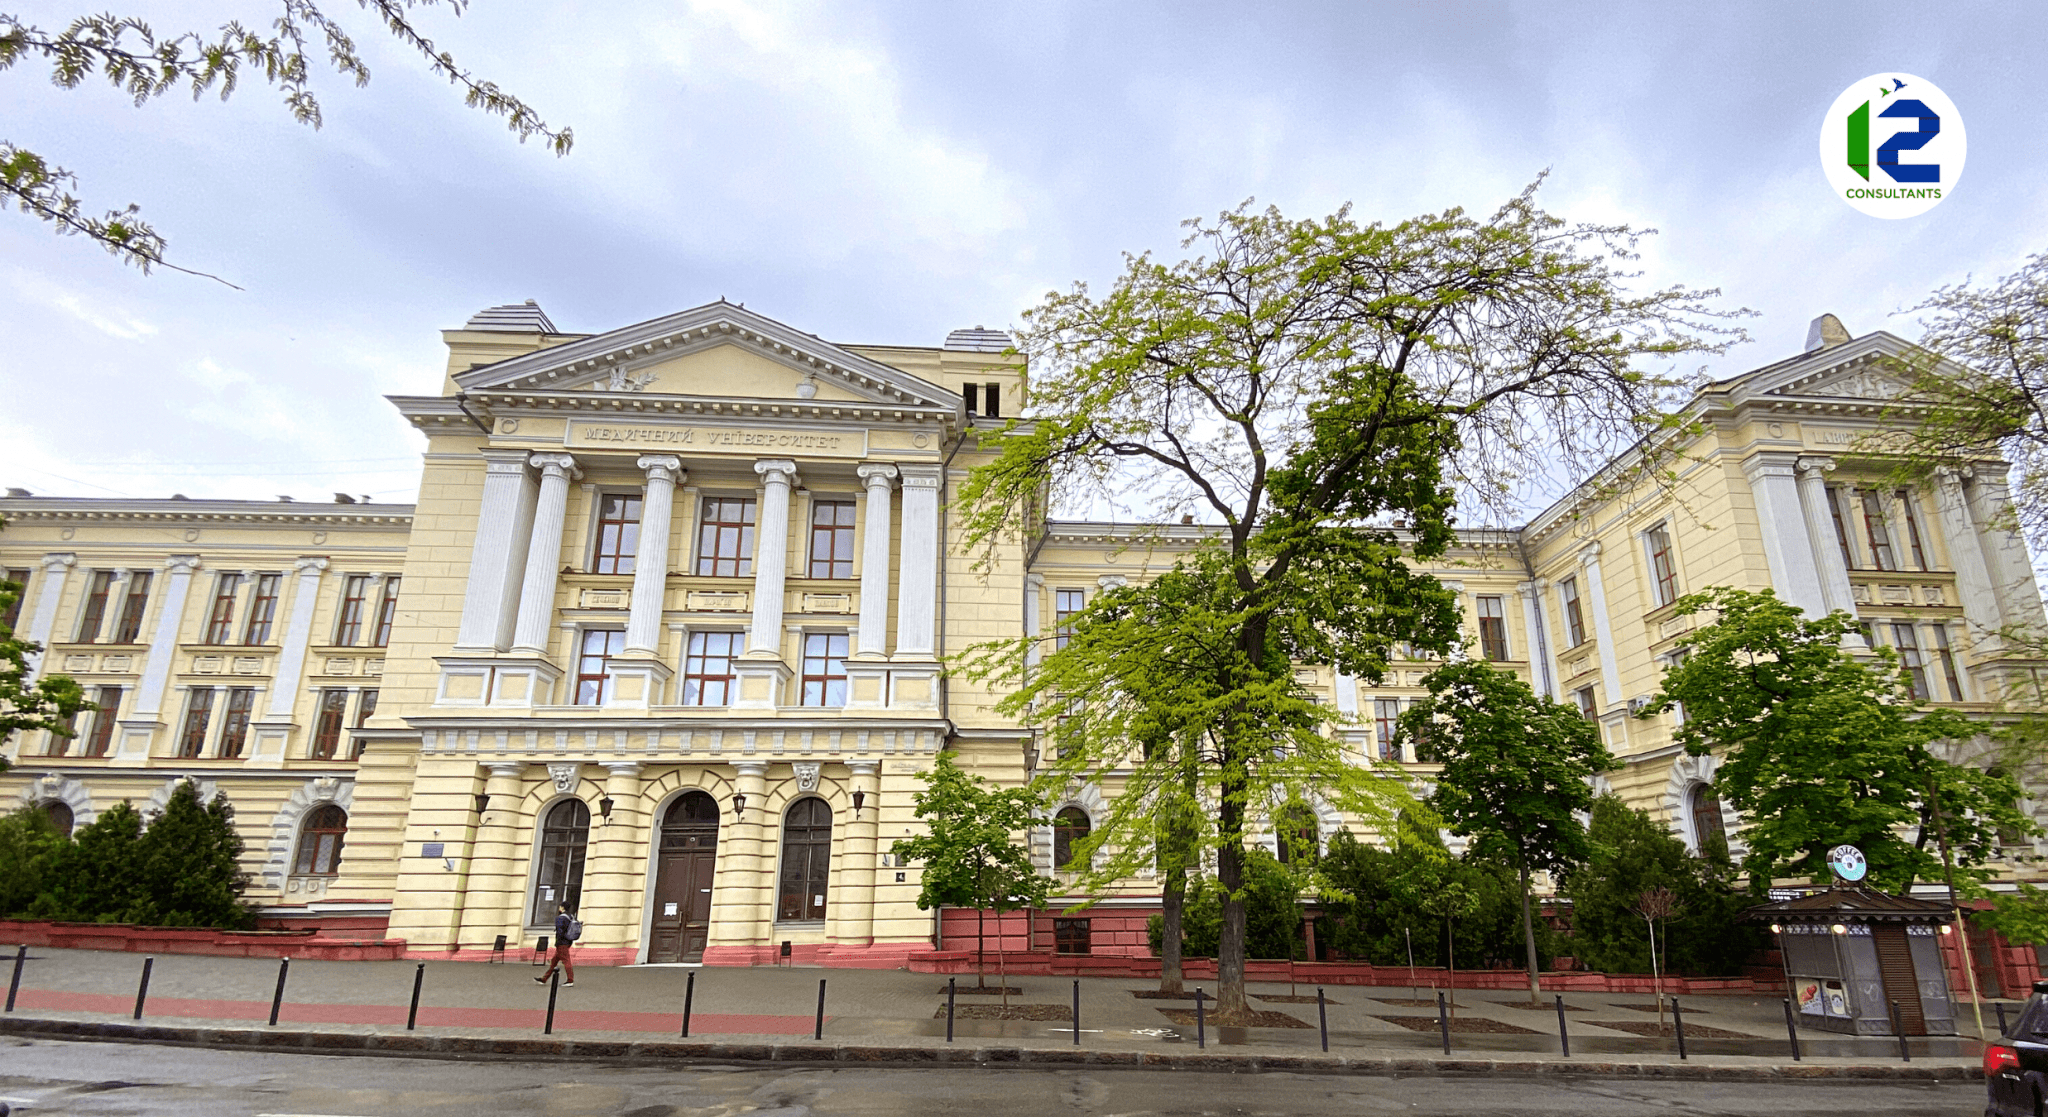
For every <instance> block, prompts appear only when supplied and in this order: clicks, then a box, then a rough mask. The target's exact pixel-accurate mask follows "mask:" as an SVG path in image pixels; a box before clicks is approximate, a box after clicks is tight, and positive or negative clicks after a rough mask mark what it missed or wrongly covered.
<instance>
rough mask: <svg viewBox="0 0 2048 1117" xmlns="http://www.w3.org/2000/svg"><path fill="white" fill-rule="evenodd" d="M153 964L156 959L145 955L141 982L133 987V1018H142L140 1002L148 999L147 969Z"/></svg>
mask: <svg viewBox="0 0 2048 1117" xmlns="http://www.w3.org/2000/svg"><path fill="white" fill-rule="evenodd" d="M155 965H156V959H155V958H153V957H146V958H144V959H143V960H142V984H140V985H137V986H136V987H135V1018H136V1019H137V1020H140V1019H142V1002H144V1001H146V1000H148V999H149V971H150V969H151V968H152V967H154V966H155Z"/></svg>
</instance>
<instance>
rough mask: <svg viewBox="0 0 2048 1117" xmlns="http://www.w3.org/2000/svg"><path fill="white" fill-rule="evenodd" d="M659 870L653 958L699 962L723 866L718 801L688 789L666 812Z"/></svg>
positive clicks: (650, 945)
mask: <svg viewBox="0 0 2048 1117" xmlns="http://www.w3.org/2000/svg"><path fill="white" fill-rule="evenodd" d="M655 840H656V841H657V842H658V843H659V844H658V847H657V853H656V859H655V869H654V893H653V902H654V922H653V931H652V933H651V935H650V937H649V942H648V947H647V960H648V961H649V962H697V961H702V960H703V958H704V944H705V943H706V942H707V941H708V940H709V939H710V937H711V888H712V883H711V882H712V878H713V876H714V875H715V873H716V872H717V868H718V802H717V801H716V800H714V799H712V798H711V796H709V795H707V794H705V793H704V792H701V791H689V792H685V793H684V794H683V796H682V797H681V798H679V799H677V800H676V801H675V802H673V803H671V804H669V808H668V810H667V811H666V812H665V813H664V814H663V815H662V819H661V830H660V833H659V835H658V837H657V838H656V839H655Z"/></svg>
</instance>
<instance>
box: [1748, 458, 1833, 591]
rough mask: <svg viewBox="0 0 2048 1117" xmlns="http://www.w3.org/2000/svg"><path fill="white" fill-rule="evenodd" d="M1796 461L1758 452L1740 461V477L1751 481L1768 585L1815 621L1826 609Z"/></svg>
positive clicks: (1751, 491) (1750, 487)
mask: <svg viewBox="0 0 2048 1117" xmlns="http://www.w3.org/2000/svg"><path fill="white" fill-rule="evenodd" d="M1797 461H1798V455H1797V454H1789V453H1776V452H1768V451H1766V452H1760V453H1756V454H1752V455H1750V456H1749V457H1748V458H1747V459H1746V460H1744V461H1743V463H1742V473H1743V476H1745V477H1747V478H1748V479H1749V491H1750V493H1751V495H1752V496H1753V497H1754V498H1755V501H1756V519H1757V528H1758V530H1759V531H1760V532H1761V533H1762V536H1763V545H1764V561H1765V562H1766V563H1768V564H1769V565H1770V570H1771V585H1772V586H1773V587H1775V588H1776V589H1777V591H1778V597H1779V598H1780V599H1782V600H1784V601H1786V602H1787V603H1789V604H1791V605H1794V606H1797V607H1798V608H1800V609H1803V610H1805V611H1806V615H1807V616H1809V617H1814V618H1818V617H1822V616H1826V615H1827V611H1828V605H1827V598H1826V596H1825V594H1824V592H1823V591H1822V589H1821V580H1820V570H1819V568H1818V567H1817V566H1815V565H1814V558H1813V540H1812V539H1811V538H1809V536H1808V533H1807V530H1806V514H1805V513H1804V512H1803V511H1801V509H1800V504H1799V489H1798V482H1797V481H1796V480H1795V479H1794V466H1795V463H1796V462H1797Z"/></svg>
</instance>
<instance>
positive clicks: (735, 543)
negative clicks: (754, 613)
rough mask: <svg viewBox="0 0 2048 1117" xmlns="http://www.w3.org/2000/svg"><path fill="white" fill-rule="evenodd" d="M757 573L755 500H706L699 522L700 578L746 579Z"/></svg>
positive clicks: (718, 498)
mask: <svg viewBox="0 0 2048 1117" xmlns="http://www.w3.org/2000/svg"><path fill="white" fill-rule="evenodd" d="M753 573H754V501H753V499H752V498H751V497H749V498H745V499H742V498H739V497H723V496H714V497H705V498H704V518H703V519H701V520H699V521H698V523H697V575H698V576H699V577H702V578H747V577H751V576H752V575H753Z"/></svg>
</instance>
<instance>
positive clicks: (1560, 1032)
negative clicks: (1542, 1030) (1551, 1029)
mask: <svg viewBox="0 0 2048 1117" xmlns="http://www.w3.org/2000/svg"><path fill="white" fill-rule="evenodd" d="M1557 1043H1558V1046H1559V1047H1562V1048H1563V1049H1564V1057H1565V1058H1567V1059H1569V1058H1571V1057H1572V1034H1571V1032H1570V1030H1568V1029H1567V1028H1566V1027H1565V1026H1564V994H1563V993H1559V994H1557Z"/></svg>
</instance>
